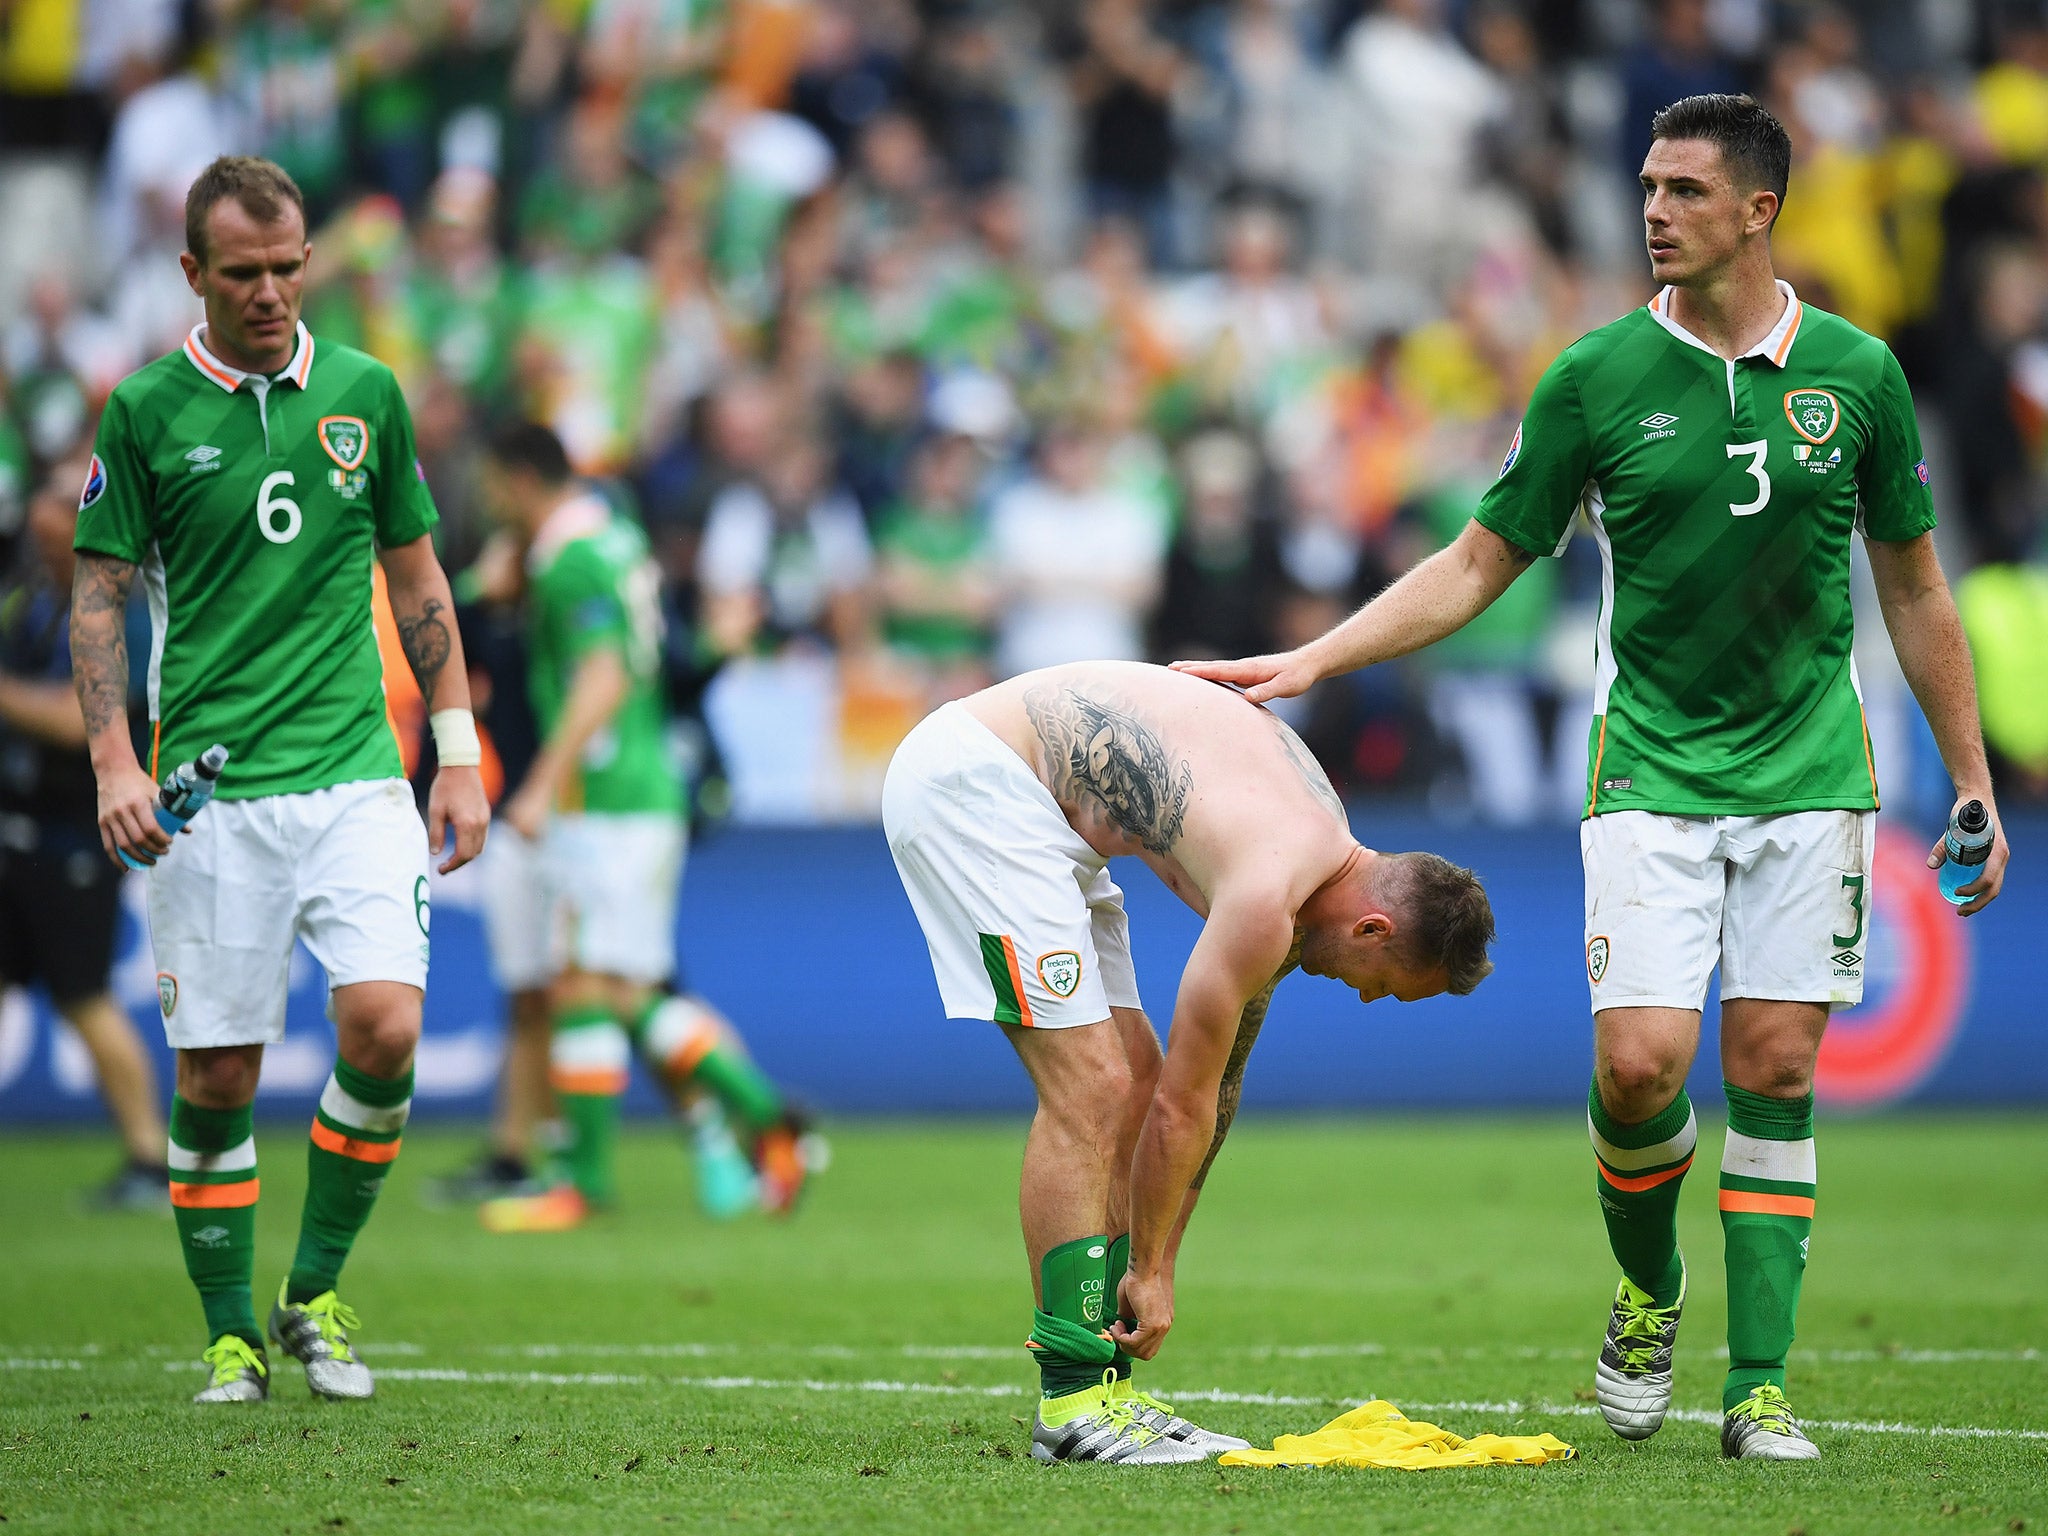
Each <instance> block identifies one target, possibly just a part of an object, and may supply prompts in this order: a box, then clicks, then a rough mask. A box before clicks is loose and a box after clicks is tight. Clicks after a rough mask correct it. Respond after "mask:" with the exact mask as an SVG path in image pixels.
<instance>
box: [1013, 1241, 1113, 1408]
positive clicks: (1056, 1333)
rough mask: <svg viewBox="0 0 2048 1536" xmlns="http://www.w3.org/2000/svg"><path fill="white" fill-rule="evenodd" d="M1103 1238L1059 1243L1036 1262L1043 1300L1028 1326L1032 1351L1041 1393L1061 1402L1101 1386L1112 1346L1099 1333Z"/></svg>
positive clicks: (1106, 1248)
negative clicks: (1072, 1395)
mask: <svg viewBox="0 0 2048 1536" xmlns="http://www.w3.org/2000/svg"><path fill="white" fill-rule="evenodd" d="M1108 1254H1109V1239H1108V1238H1107V1237H1104V1236H1096V1237H1080V1238H1076V1239H1075V1240H1074V1241H1073V1242H1071V1243H1061V1244H1060V1245H1059V1246H1058V1247H1056V1248H1053V1249H1051V1250H1050V1251H1049V1252H1047V1254H1046V1256H1045V1257H1044V1258H1043V1259H1041V1260H1039V1262H1038V1276H1039V1288H1040V1291H1041V1301H1040V1304H1039V1307H1038V1310H1037V1312H1036V1313H1034V1314H1033V1317H1032V1324H1031V1338H1030V1341H1029V1343H1030V1349H1031V1354H1032V1357H1033V1358H1034V1359H1035V1360H1037V1361H1038V1378H1039V1388H1040V1390H1041V1392H1042V1393H1043V1395H1044V1396H1046V1397H1065V1396H1066V1395H1067V1394H1068V1393H1070V1392H1080V1391H1085V1390H1086V1389H1087V1388H1089V1387H1092V1386H1096V1385H1099V1384H1100V1383H1101V1381H1102V1372H1103V1368H1104V1367H1105V1366H1107V1365H1109V1363H1110V1361H1111V1360H1112V1359H1113V1358H1114V1356H1115V1354H1116V1346H1115V1345H1114V1344H1112V1343H1111V1342H1110V1340H1109V1336H1108V1335H1107V1334H1105V1333H1104V1332H1103V1331H1102V1327H1103V1323H1104V1321H1105V1318H1104V1308H1103V1300H1102V1286H1103V1265H1104V1263H1105V1261H1106V1260H1107V1258H1108Z"/></svg>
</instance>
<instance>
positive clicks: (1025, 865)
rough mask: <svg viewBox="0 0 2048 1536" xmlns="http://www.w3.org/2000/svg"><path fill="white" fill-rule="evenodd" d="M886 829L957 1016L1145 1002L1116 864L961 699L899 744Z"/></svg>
mask: <svg viewBox="0 0 2048 1536" xmlns="http://www.w3.org/2000/svg"><path fill="white" fill-rule="evenodd" d="M882 827H883V830H884V831H885V832H887V834H888V837H889V852H890V853H891V854H892V855H894V857H895V860H896V872H897V873H898V874H899V875H901V876H902V877H903V889H904V890H905V891H906V892H908V893H909V895H910V905H911V907H912V909H913V910H915V911H916V913H917V921H918V924H919V925H920V926H921V927H922V928H923V929H924V937H925V943H926V944H927V945H928V946H930V949H931V955H932V970H933V971H934V972H935V973H936V974H937V976H938V981H939V997H940V999H941V1000H942V1001H943V1002H944V1004H945V1007H946V1016H947V1017H948V1018H953V1019H990V1020H993V1021H995V1022H996V1023H999V1024H1009V1025H1016V1026H1019V1027H1022V1028H1027V1029H1066V1028H1069V1027H1071V1026H1073V1025H1077V1024H1096V1023H1100V1022H1101V1021H1102V1020H1104V1019H1107V1018H1108V1017H1109V1010H1110V1009H1111V1007H1118V1008H1137V1007H1140V1006H1142V1005H1141V1004H1140V1003H1139V1001H1138V977H1137V973H1136V971H1134V970H1133V969H1132V967H1131V944H1130V928H1129V924H1128V922H1127V920H1126V918H1125V916H1124V893H1123V892H1122V891H1121V890H1120V889H1118V887H1117V883H1116V882H1115V881H1114V880H1112V879H1110V877H1109V871H1108V869H1107V868H1106V865H1107V863H1108V861H1107V860H1106V859H1104V858H1103V856H1102V855H1101V854H1099V853H1097V852H1096V851H1095V850H1094V849H1093V848H1091V847H1089V846H1088V844H1087V843H1086V842H1085V841H1084V840H1083V839H1082V837H1081V834H1080V833H1078V832H1076V831H1075V830H1074V829H1073V828H1072V827H1071V826H1069V825H1068V824H1067V818H1066V817H1065V816H1064V815H1062V814H1061V813H1060V808H1059V805H1058V804H1057V803H1056V802H1055V801H1054V800H1053V797H1052V794H1051V792H1050V791H1049V790H1047V789H1046V787H1045V786H1044V785H1043V784H1041V783H1039V782H1038V779H1037V777H1036V776H1035V775H1034V774H1033V773H1032V772H1031V769H1030V768H1029V767H1028V766H1027V765H1026V764H1025V762H1024V759H1023V758H1021V757H1019V756H1018V755H1017V754H1016V752H1015V751H1013V750H1012V749H1011V748H1010V747H1009V745H1008V744H1007V743H1005V742H1004V741H1003V740H1002V739H1001V738H1000V737H998V736H997V735H996V734H995V732H993V731H991V730H990V729H989V728H988V727H987V726H985V725H983V724H982V723H981V722H980V721H979V720H977V719H975V718H974V716H973V715H971V714H970V713H968V712H967V710H965V709H963V708H962V707H961V706H960V705H958V704H946V705H943V706H941V707H940V708H939V709H938V710H937V711H935V712H934V713H933V714H931V715H929V716H927V717H926V718H925V720H924V721H923V722H922V723H921V724H919V725H918V727H917V728H916V729H915V730H913V731H912V732H911V733H910V734H909V735H908V736H907V737H905V738H904V740H903V744H902V745H901V746H900V747H898V748H897V749H896V756H895V757H894V759H892V760H891V762H890V764H889V774H888V777H887V778H886V779H885V780H884V781H883V784H882Z"/></svg>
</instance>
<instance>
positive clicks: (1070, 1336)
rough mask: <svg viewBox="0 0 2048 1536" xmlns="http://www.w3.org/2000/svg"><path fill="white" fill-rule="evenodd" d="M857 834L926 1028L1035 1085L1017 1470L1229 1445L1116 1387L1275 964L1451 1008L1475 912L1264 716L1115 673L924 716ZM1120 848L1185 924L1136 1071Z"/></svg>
mask: <svg viewBox="0 0 2048 1536" xmlns="http://www.w3.org/2000/svg"><path fill="white" fill-rule="evenodd" d="M882 821H883V825H884V827H885V828H886V830H887V832H888V835H889V848H890V851H891V853H893V854H894V855H895V858H896V868H897V871H898V873H900V874H901V875H902V877H903V885H904V889H905V890H906V891H908V892H909V894H910V902H911V905H912V907H914V908H915V909H916V912H917V919H918V922H919V923H920V924H921V925H922V926H923V928H924V933H925V938H926V940H927V942H928V943H929V944H930V946H931V954H932V967H933V969H934V970H935V971H936V972H937V973H938V981H939V993H940V996H941V998H942V999H943V1000H944V1003H945V1007H946V1013H947V1015H948V1016H949V1017H951V1018H971V1019H990V1020H993V1021H994V1022H995V1023H998V1024H1000V1025H1002V1026H1003V1028H1004V1032H1005V1033H1006V1034H1007V1035H1008V1036H1009V1038H1010V1042H1011V1044H1013V1045H1014V1046H1015V1047H1016V1049H1017V1054H1018V1056H1020V1057H1021V1058H1022V1059H1023V1062H1024V1067H1025V1070H1026V1071H1028V1072H1029V1073H1030V1074H1031V1080H1032V1083H1033V1085H1034V1086H1035V1087H1036V1088H1037V1090H1038V1113H1037V1116H1036V1117H1035V1118H1034V1119H1033V1121H1032V1124H1031V1135H1030V1139H1029V1140H1028V1141H1027V1142H1026V1144H1025V1149H1024V1174H1023V1195H1022V1199H1021V1202H1020V1203H1021V1207H1022V1213H1023V1221H1024V1246H1025V1250H1026V1253H1027V1255H1028V1257H1029V1259H1030V1263H1031V1273H1032V1286H1033V1290H1034V1293H1035V1295H1036V1298H1037V1303H1038V1305H1037V1311H1036V1314H1035V1318H1034V1325H1033V1327H1032V1330H1031V1337H1030V1340H1029V1348H1030V1349H1031V1352H1032V1354H1033V1356H1034V1357H1035V1358H1036V1359H1037V1361H1038V1366H1039V1372H1040V1376H1041V1387H1042V1400H1041V1402H1040V1403H1039V1409H1038V1422H1037V1425H1036V1427H1035V1428H1034V1430H1033V1432H1032V1437H1031V1440H1032V1443H1031V1454H1032V1455H1033V1456H1035V1457H1036V1458H1038V1459H1039V1460H1040V1461H1114V1462H1136V1463H1156V1462H1178V1461H1199V1460H1201V1459H1202V1458H1203V1457H1205V1456H1209V1455H1213V1454H1215V1453H1217V1452H1219V1451H1223V1450H1228V1449H1231V1448H1233V1447H1241V1446H1243V1445H1244V1444H1245V1443H1246V1442H1244V1441H1242V1440H1237V1439H1233V1438H1231V1437H1229V1436H1225V1435H1217V1434H1212V1433H1210V1432H1209V1431H1207V1430H1203V1429H1198V1428H1196V1427H1195V1426H1194V1425H1191V1424H1189V1423H1188V1422H1187V1421H1186V1420H1185V1419H1182V1418H1180V1417H1178V1416H1177V1415H1175V1414H1174V1413H1173V1411H1172V1410H1171V1409H1170V1408H1169V1407H1167V1406H1166V1405H1165V1404H1163V1403H1161V1402H1159V1401H1158V1400H1157V1399H1155V1398H1153V1397H1152V1396H1151V1395H1150V1394H1149V1393H1145V1392H1141V1391H1139V1390H1137V1388H1136V1387H1135V1386H1134V1385H1133V1384H1132V1382H1131V1361H1132V1358H1133V1357H1135V1358H1137V1359H1140V1360H1149V1359H1151V1358H1152V1357H1153V1356H1154V1355H1155V1354H1156V1353H1157V1352H1158V1350H1159V1346H1160V1343H1161V1341H1162V1340H1164V1339H1165V1337H1166V1333H1167V1330H1168V1329H1169V1328H1171V1327H1172V1326H1173V1269H1174V1260H1175V1256H1176V1255H1177V1254H1178V1252H1179V1249H1180V1241H1181V1237H1182V1234H1183V1233H1184V1232H1185V1231H1186V1229H1187V1222H1188V1217H1189V1216H1190V1215H1191V1214H1192V1213H1193V1211H1194V1207H1195V1200H1196V1197H1197V1196H1198V1195H1199V1194H1200V1192H1201V1187H1202V1181H1203V1179H1204V1178H1205V1177H1206V1176H1207V1174H1208V1172H1209V1166H1210V1164H1211V1163H1213V1162H1214V1161H1215V1158H1216V1153H1217V1151H1218V1149H1219V1148H1220V1147H1221V1146H1222V1144H1223V1138H1224V1136H1225V1134H1226V1133H1227V1132H1228V1131H1229V1129H1230V1122H1231V1118H1232V1116H1234V1115H1235V1114H1236V1112H1237V1103H1238V1094H1239V1091H1240V1088H1241V1086H1242V1083H1243V1079H1244V1067H1245V1060H1246V1057H1247V1056H1248V1055H1249V1054H1250V1052H1251V1047H1252V1043H1253V1041H1254V1040H1256V1039H1257V1037H1258V1032H1259V1026H1260V1025H1261V1024H1262V1023H1263V1022H1264V1020H1265V1016H1266V1006H1267V1004H1268V1002H1270V1001H1271V999H1272V996H1273V989H1274V987H1275V986H1277V985H1278V984H1279V982H1280V979H1281V978H1282V977H1283V976H1285V975H1286V974H1287V973H1288V972H1289V971H1291V970H1294V969H1296V968H1297V967H1299V968H1300V969H1301V970H1304V971H1306V972H1308V973H1309V974H1310V975H1312V976H1329V977H1333V978H1335V979H1336V980H1338V981H1341V982H1343V983H1344V984H1345V985H1346V986H1348V987H1351V988H1353V989H1355V990H1356V991H1357V993H1358V995H1359V998H1360V1000H1361V1001H1364V1002H1368V1003H1370V1002H1373V1001H1375V1000H1377V999H1379V998H1383V997H1394V998H1398V999H1399V1000H1400V1001H1402V1002H1413V1001H1415V1000H1416V999H1418V998H1424V997H1433V996H1435V995H1436V994H1438V993H1440V992H1445V991H1450V992H1455V993H1458V994H1460V995H1463V994H1465V993H1468V992H1470V991H1471V990H1472V989H1473V988H1474V987H1475V986H1477V985H1478V984H1479V982H1480V981H1481V980H1482V979H1483V978H1484V977H1485V976H1486V975H1487V973H1488V972H1489V971H1490V970H1492V968H1493V967H1492V963H1491V962H1490V961H1489V960H1488V959H1487V958H1486V947H1487V945H1488V943H1489V942H1491V940H1492V938H1493V912H1492V909H1491V907H1489V905H1488V904H1487V900H1486V894H1485V892H1484V891H1482V890H1481V889H1480V886H1479V882H1478V880H1477V879H1476V878H1475V877H1474V876H1473V875H1472V873H1471V872H1470V871H1469V870H1463V869H1459V868H1458V867H1456V866H1455V865H1453V864H1450V863H1448V862H1446V861H1445V860H1443V859H1440V858H1438V857H1436V856H1435V855H1434V854H1428V853H1398V854H1386V853H1376V852H1374V851H1373V850H1372V849H1370V848H1365V847H1361V846H1360V845H1359V844H1358V843H1357V841H1355V840H1354V839H1353V838H1352V836H1351V833H1350V829H1349V826H1348V824H1347V823H1346V821H1345V817H1344V807H1343V804H1342V802H1341V801H1340V800H1339V799H1338V798H1337V794H1336V791H1335V790H1333V789H1332V788H1331V787H1330V781H1329V779H1328V778H1327V777H1325V776H1324V774H1323V771H1322V769H1321V768H1319V767H1318V766H1317V765H1316V761H1315V759H1314V758H1313V757H1312V756H1311V755H1310V754H1309V751H1308V749H1307V748H1306V747H1304V746H1303V745H1302V742H1301V738H1300V737H1298V736H1296V735H1295V734H1294V732H1293V731H1291V730H1289V729H1288V728H1287V726H1285V725H1284V724H1282V723H1281V721H1280V720H1279V719H1278V718H1277V717H1276V716H1274V715H1272V714H1270V713H1268V712H1267V711H1266V710H1265V709H1263V708H1261V707H1259V706H1258V705H1255V704H1251V703H1248V702H1246V700H1245V699H1244V698H1243V697H1242V696H1241V695H1239V694H1237V693H1234V692H1231V691H1229V690H1228V689H1226V688H1221V687H1218V686H1217V685H1215V684H1213V683H1205V682H1201V681H1199V680H1197V679H1195V678H1192V677H1186V676H1183V675H1181V674H1179V673H1175V672H1170V671H1168V670H1166V669H1165V668H1163V667H1153V666H1143V665H1139V664H1137V663H1133V662H1110V661H1104V662H1080V663H1076V664H1074V665H1070V666H1063V667H1049V668H1047V669H1045V670H1044V671H1040V672H1028V673H1026V674H1024V675H1023V676H1022V677H1017V678H1013V679H1011V680H1010V681H1009V682H1006V683H1002V684H999V685H998V686H996V687H994V688H990V689H987V690H985V691H984V692H982V693H978V694H976V695H974V696H973V697H972V698H969V699H965V700H962V701H961V702H959V703H955V704H948V705H945V706H944V707H943V708H941V709H939V710H938V711H937V712H936V713H934V714H933V715H931V716H930V717H929V718H928V719H926V720H925V721H924V722H923V723H922V724H921V725H919V726H918V727H917V729H916V730H914V731H912V732H911V733H910V735H909V737H908V738H907V739H905V741H904V743H903V745H902V747H901V748H899V749H898V750H897V753H896V758H895V761H894V762H892V763H891V764H890V766H889V776H888V780H887V783H886V784H885V786H884V788H883V791H882ZM1120 854H1129V855H1132V856H1134V857H1137V858H1140V859H1143V860H1144V861H1145V863H1146V864H1148V865H1149V866H1151V868H1152V871H1153V872H1154V873H1155V874H1157V875H1158V876H1159V878H1160V879H1162V880H1164V881H1165V882H1166V884H1167V886H1168V888H1169V889H1171V890H1172V891H1173V893H1174V894H1175V895H1177V896H1179V897H1180V898H1181V900H1183V901H1185V902H1186V903H1187V904H1188V905H1189V906H1190V907H1192V908H1194V910H1195V911H1196V912H1198V913H1200V914H1201V915H1202V917H1203V918H1204V919H1205V924H1204V927H1203V929H1202V936H1201V938H1200V939H1199V940H1198V941H1197V942H1196V944H1195V948H1194V953H1193V954H1192V955H1190V956H1189V958H1188V963H1187V969H1186V970H1185V971H1183V972H1182V973H1181V983H1180V995H1179V997H1178V999H1177V1000H1176V1001H1175V1004H1174V1013H1173V1027H1172V1030H1171V1032H1170V1034H1169V1036H1168V1046H1167V1050H1166V1052H1165V1055H1164V1056H1163V1057H1162V1056H1161V1053H1160V1049H1159V1042H1158V1039H1157V1037H1156V1036H1154V1034H1153V1032H1152V1026H1151V1024H1150V1023H1149V1022H1148V1021H1147V1019H1146V1017H1145V1015H1144V1013H1143V1011H1142V1008H1141V1005H1140V1003H1139V1001H1138V987H1137V978H1136V976H1135V974H1134V973H1133V971H1132V968H1131V955H1130V945H1129V934H1128V930H1127V927H1126V923H1125V918H1124V909H1123V893H1122V891H1120V890H1119V889H1118V888H1117V886H1116V882H1115V881H1113V880H1111V879H1110V877H1109V873H1108V871H1107V870H1106V869H1105V868H1104V865H1105V864H1106V863H1107V862H1108V860H1109V859H1110V858H1112V857H1113V856H1116V855H1120ZM1112 1294H1114V1296H1115V1298H1116V1304H1115V1308H1114V1312H1112V1310H1111V1308H1110V1307H1109V1306H1108V1305H1107V1304H1106V1301H1107V1298H1108V1297H1109V1296H1110V1295H1112ZM1106 1323H1111V1324H1113V1325H1114V1326H1113V1327H1112V1328H1110V1329H1109V1330H1108V1331H1105V1330H1104V1325H1105V1324H1106Z"/></svg>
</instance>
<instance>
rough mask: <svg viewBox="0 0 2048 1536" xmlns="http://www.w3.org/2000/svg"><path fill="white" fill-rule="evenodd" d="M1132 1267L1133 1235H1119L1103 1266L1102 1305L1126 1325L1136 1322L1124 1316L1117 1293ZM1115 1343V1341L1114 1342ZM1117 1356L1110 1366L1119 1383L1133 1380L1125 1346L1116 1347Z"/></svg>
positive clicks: (1113, 1241) (1115, 1238) (1111, 1242)
mask: <svg viewBox="0 0 2048 1536" xmlns="http://www.w3.org/2000/svg"><path fill="white" fill-rule="evenodd" d="M1130 1267H1131V1234H1130V1233H1128V1232H1122V1233H1119V1234H1118V1235H1117V1236H1115V1237H1112V1238H1111V1239H1110V1240H1109V1259H1108V1262H1106V1263H1105V1264H1104V1265H1103V1266H1102V1304H1103V1307H1104V1308H1105V1312H1106V1313H1108V1312H1114V1313H1115V1315H1116V1316H1117V1317H1118V1318H1120V1319H1121V1320H1122V1321H1123V1322H1124V1323H1125V1324H1127V1325H1128V1324H1129V1323H1132V1322H1134V1321H1136V1319H1134V1318H1128V1317H1124V1316H1123V1309H1122V1308H1121V1307H1120V1306H1119V1305H1118V1303H1117V1291H1118V1287H1120V1286H1121V1285H1122V1284H1123V1283H1124V1272H1125V1271H1126V1270H1128V1269H1129V1268H1130ZM1112 1343H1114V1341H1112ZM1115 1348H1116V1354H1115V1356H1114V1357H1112V1359H1111V1360H1110V1364H1111V1365H1112V1366H1113V1367H1114V1368H1115V1370H1116V1379H1117V1380H1118V1381H1129V1380H1130V1379H1131V1357H1130V1356H1129V1355H1127V1354H1125V1353H1124V1350H1123V1346H1122V1345H1120V1344H1117V1345H1115Z"/></svg>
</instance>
